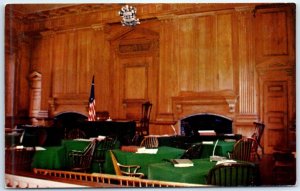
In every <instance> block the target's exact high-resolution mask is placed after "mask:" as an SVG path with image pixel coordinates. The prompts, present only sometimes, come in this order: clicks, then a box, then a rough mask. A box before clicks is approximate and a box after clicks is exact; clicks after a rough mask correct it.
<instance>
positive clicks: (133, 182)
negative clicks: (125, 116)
mask: <svg viewBox="0 0 300 191" xmlns="http://www.w3.org/2000/svg"><path fill="white" fill-rule="evenodd" d="M33 172H34V173H35V174H37V175H41V176H50V177H55V178H58V179H63V180H77V181H83V182H90V183H103V184H111V185H115V186H116V185H118V186H124V187H207V186H208V185H204V184H191V183H180V182H168V181H159V180H148V179H140V178H135V177H128V176H117V175H112V174H101V173H91V174H89V173H81V172H72V171H60V170H49V169H37V168H34V169H33Z"/></svg>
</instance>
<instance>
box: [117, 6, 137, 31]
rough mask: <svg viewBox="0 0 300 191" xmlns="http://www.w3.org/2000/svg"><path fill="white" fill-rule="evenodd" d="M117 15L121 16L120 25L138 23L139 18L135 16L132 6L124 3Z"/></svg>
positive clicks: (134, 9)
mask: <svg viewBox="0 0 300 191" xmlns="http://www.w3.org/2000/svg"><path fill="white" fill-rule="evenodd" d="M119 15H120V16H122V18H123V20H122V21H121V23H122V26H135V25H137V24H140V21H139V19H137V18H136V8H135V7H132V6H128V5H125V7H122V8H121V10H120V11H119Z"/></svg>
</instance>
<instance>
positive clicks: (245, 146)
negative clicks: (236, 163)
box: [228, 138, 257, 161]
mask: <svg viewBox="0 0 300 191" xmlns="http://www.w3.org/2000/svg"><path fill="white" fill-rule="evenodd" d="M255 148H257V142H256V140H255V139H253V138H242V139H240V140H239V141H238V142H236V143H235V144H234V147H233V151H232V153H228V155H229V158H230V159H234V160H240V161H253V160H254V159H253V158H252V155H251V153H252V150H253V149H255Z"/></svg>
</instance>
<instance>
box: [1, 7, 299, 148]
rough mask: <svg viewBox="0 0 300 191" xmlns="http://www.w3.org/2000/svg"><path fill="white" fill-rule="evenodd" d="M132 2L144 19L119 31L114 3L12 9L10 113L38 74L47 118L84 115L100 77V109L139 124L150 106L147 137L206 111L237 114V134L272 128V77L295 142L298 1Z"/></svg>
mask: <svg viewBox="0 0 300 191" xmlns="http://www.w3.org/2000/svg"><path fill="white" fill-rule="evenodd" d="M135 6H136V7H137V10H138V14H137V16H138V17H139V18H140V19H141V24H140V25H137V26H135V27H123V26H121V24H120V18H119V17H118V15H117V14H116V13H117V11H118V10H119V9H120V8H121V7H120V6H119V5H117V4H112V5H109V4H108V5H106V6H105V5H94V6H93V5H81V6H74V7H72V8H64V9H58V10H53V11H48V12H45V15H46V16H45V17H42V16H43V14H30V15H27V17H26V16H25V17H22V15H21V16H20V15H17V16H16V15H10V14H11V13H14V12H13V11H6V24H7V23H8V22H12V23H15V26H16V27H14V28H12V27H11V26H10V25H7V26H6V32H7V34H6V57H7V58H6V74H7V75H6V92H7V93H6V96H7V97H6V116H7V117H12V116H22V115H25V116H26V112H27V113H29V111H28V109H29V103H30V99H29V90H30V84H28V83H29V81H28V80H27V78H28V75H29V74H30V73H32V72H33V71H36V72H39V73H41V75H42V92H41V113H45V112H47V113H48V115H49V117H53V116H55V115H57V114H59V113H61V112H68V111H75V112H79V113H82V114H87V103H88V97H89V91H90V85H91V80H92V76H93V75H94V76H95V94H96V110H97V111H102V110H107V111H109V113H110V116H111V118H112V119H138V118H139V116H140V112H141V111H140V106H141V103H142V102H144V101H147V100H149V101H151V102H152V103H153V110H152V113H151V125H150V127H151V129H150V133H151V134H168V133H169V134H170V133H173V130H172V128H171V127H170V124H173V123H175V122H177V121H178V120H179V119H180V118H181V117H183V116H186V115H190V114H197V113H207V112H209V113H215V114H219V115H224V116H226V117H229V118H231V119H232V120H233V122H234V123H233V128H234V132H236V133H242V134H243V135H245V136H249V135H251V133H252V131H253V126H252V122H253V121H257V120H259V121H264V122H266V123H267V124H268V125H269V123H271V122H270V121H268V116H266V115H265V112H266V111H267V110H268V109H267V110H266V108H269V107H268V106H266V105H265V101H266V98H267V97H265V95H264V93H263V92H264V91H265V87H266V86H267V85H266V83H269V82H272V83H273V82H274V81H275V83H276V82H278V83H285V84H286V94H285V97H284V98H283V99H284V101H285V102H287V103H286V104H285V106H282V107H281V109H284V111H282V112H284V113H286V115H287V116H286V120H285V121H286V122H284V123H283V122H282V124H281V125H280V129H281V130H282V131H284V132H285V137H286V139H285V140H286V144H285V145H288V144H289V142H290V141H289V140H291V138H289V137H293V135H291V133H289V132H290V130H289V129H291V128H290V127H291V126H292V124H295V23H294V22H295V13H294V11H295V10H294V5H293V4H262V5H260V4H182V5H179V4H136V5H135ZM104 8H105V9H104ZM7 10H9V7H7ZM63 10H64V11H63ZM100 10H101V11H100ZM79 13H80V14H79ZM20 23H21V24H20ZM9 31H13V33H9ZM17 31H18V32H17ZM9 34H13V35H9ZM15 37H17V39H19V40H18V41H17V42H12V39H14V38H15ZM12 47H17V48H14V49H12ZM10 50H12V51H10ZM279 77H280V78H279ZM21 94H22V95H24V96H18V95H21ZM275 102H276V101H274V102H273V101H272V102H271V103H270V104H276V103H275ZM216 105H218V106H216ZM269 109H272V108H269ZM280 111H281V110H280ZM24 112H25V114H24ZM275 112H276V111H275ZM275 131H276V133H275V134H278V130H275ZM273 132H274V131H273ZM269 133H271V134H269ZM269 135H273V134H272V130H270V131H268V130H267V133H266V135H265V136H269ZM265 140H266V141H267V137H266V138H265ZM274 146H276V144H275V143H272V144H271V143H270V147H274Z"/></svg>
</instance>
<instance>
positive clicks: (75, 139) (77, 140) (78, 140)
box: [74, 139, 91, 141]
mask: <svg viewBox="0 0 300 191" xmlns="http://www.w3.org/2000/svg"><path fill="white" fill-rule="evenodd" d="M74 141H91V140H90V139H74Z"/></svg>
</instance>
